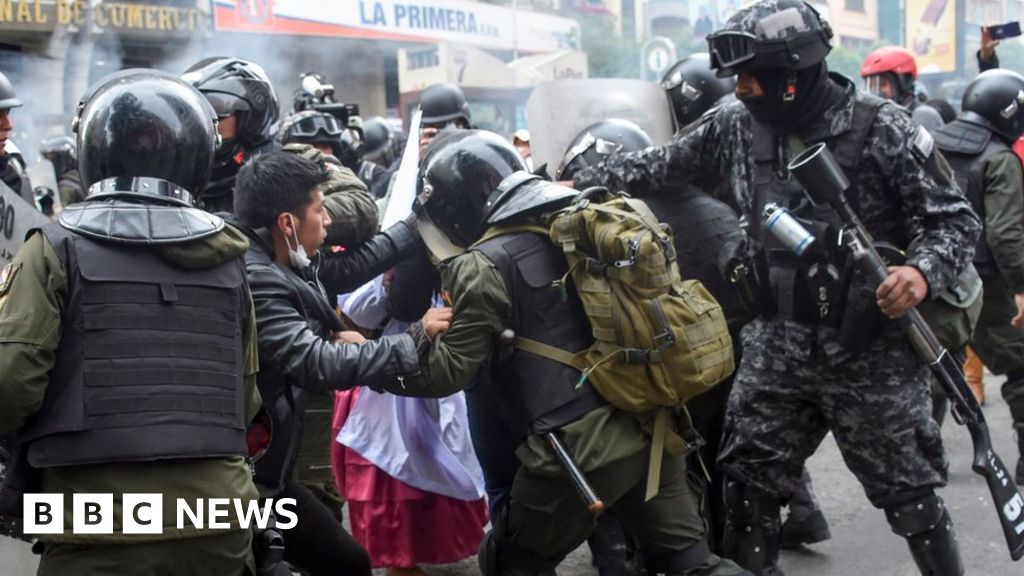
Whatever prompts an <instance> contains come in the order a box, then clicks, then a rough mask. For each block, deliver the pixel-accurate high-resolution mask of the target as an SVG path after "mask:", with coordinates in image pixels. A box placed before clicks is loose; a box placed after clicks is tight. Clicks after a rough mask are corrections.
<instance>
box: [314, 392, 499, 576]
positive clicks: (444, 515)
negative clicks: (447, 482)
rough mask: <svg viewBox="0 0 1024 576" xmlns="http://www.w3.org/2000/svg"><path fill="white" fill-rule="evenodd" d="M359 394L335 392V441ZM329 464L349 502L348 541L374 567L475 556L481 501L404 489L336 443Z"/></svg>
mask: <svg viewBox="0 0 1024 576" xmlns="http://www.w3.org/2000/svg"><path fill="white" fill-rule="evenodd" d="M358 395H359V389H358V388H355V389H352V390H344V391H339V392H337V394H336V396H335V400H334V419H333V429H334V432H333V437H337V435H338V431H339V430H341V428H342V426H344V424H345V420H346V419H347V418H348V415H349V412H350V411H351V409H352V406H353V405H354V404H355V401H356V398H357V397H358ZM331 465H332V467H333V469H334V479H335V482H336V483H337V486H338V491H339V492H340V493H341V494H342V495H344V496H345V498H346V499H347V500H348V507H349V519H350V521H351V524H352V536H353V537H355V539H356V540H357V541H358V542H359V543H360V544H362V545H363V547H364V548H366V550H367V551H368V552H369V553H370V559H371V560H372V562H373V567H374V568H412V567H414V566H416V565H418V564H448V563H452V562H458V561H460V560H463V559H465V558H468V557H470V556H473V555H475V554H476V552H477V548H478V547H479V545H480V541H481V539H482V538H483V527H484V526H485V525H486V524H487V506H486V504H485V502H484V500H483V499H482V498H481V499H480V500H474V501H471V502H466V501H463V500H456V499H454V498H449V497H447V496H442V495H440V494H434V493H431V492H424V491H422V490H419V489H417V488H414V487H412V486H409V485H407V484H404V483H402V482H400V481H398V480H396V479H394V478H392V477H391V476H389V475H388V474H387V473H385V472H384V471H383V470H381V469H380V468H377V467H376V466H374V465H373V464H372V463H370V462H369V461H367V460H366V459H364V458H363V457H361V456H359V454H356V453H355V452H354V451H352V450H351V449H349V448H346V447H345V446H343V445H341V444H339V443H338V442H334V443H333V444H332V448H331Z"/></svg>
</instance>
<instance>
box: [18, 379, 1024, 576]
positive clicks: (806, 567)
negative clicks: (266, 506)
mask: <svg viewBox="0 0 1024 576" xmlns="http://www.w3.org/2000/svg"><path fill="white" fill-rule="evenodd" d="M1002 380H1003V378H1002V377H995V376H992V375H990V374H988V375H986V377H985V385H986V391H987V394H988V401H987V404H986V405H985V407H984V411H985V418H986V419H987V420H988V423H989V429H990V430H991V432H992V441H993V445H994V446H995V448H996V451H997V452H998V453H999V455H1000V456H1001V457H1002V458H1003V461H1004V462H1005V463H1006V465H1007V466H1008V467H1009V468H1010V469H1011V471H1012V470H1013V467H1014V466H1015V464H1016V462H1017V447H1016V442H1015V440H1014V437H1013V431H1012V430H1011V426H1010V417H1009V411H1008V410H1007V408H1006V404H1005V403H1004V402H1003V400H1002V398H1001V397H1000V395H999V384H1000V383H1001V382H1002ZM942 433H943V437H944V439H945V444H946V451H947V454H948V456H949V461H950V474H949V485H948V486H947V487H946V488H944V489H942V490H940V492H939V494H940V495H941V496H942V498H943V499H944V500H945V501H946V505H947V507H948V508H949V510H950V514H951V515H952V518H953V523H954V525H955V527H956V531H957V535H958V537H959V540H960V548H961V551H962V553H963V557H964V561H965V564H966V566H967V574H968V575H970V576H975V575H977V576H1021V575H1024V561H1022V562H1019V563H1014V562H1012V561H1011V560H1010V556H1009V553H1008V552H1007V550H1006V545H1005V543H1004V540H1003V536H1002V532H1001V531H1000V528H999V523H998V522H997V519H996V511H995V507H994V506H993V504H992V501H991V499H990V498H989V495H988V490H987V488H986V487H985V482H984V480H983V479H982V478H981V477H980V476H978V475H976V474H974V473H973V472H971V468H970V466H971V456H972V451H971V440H970V435H969V434H968V432H967V430H966V428H963V427H961V426H958V425H957V424H956V423H955V422H953V420H952V418H946V422H945V426H944V427H943V430H942ZM808 467H809V468H810V471H811V476H812V477H813V479H814V490H815V493H816V494H817V496H818V499H819V500H820V501H821V507H822V509H823V510H824V511H825V514H826V516H827V517H828V520H829V524H830V526H831V529H832V540H830V541H828V542H824V543H821V544H817V545H814V546H811V547H807V548H804V549H803V550H800V551H794V552H790V551H784V552H783V553H782V567H783V569H784V570H785V572H786V574H787V576H821V575H829V576H833V575H834V576H854V575H856V576H863V575H871V576H915V575H917V574H919V572H918V570H917V568H916V567H915V566H914V563H913V561H912V560H911V559H910V553H909V552H908V551H907V548H906V544H905V542H904V540H903V539H902V538H898V537H896V536H895V535H894V534H893V533H892V532H891V531H890V530H889V525H888V524H887V523H886V521H885V516H884V515H883V514H882V512H881V511H879V510H876V509H874V508H872V507H871V505H870V504H869V503H868V501H867V498H866V497H865V496H864V492H863V491H862V490H861V488H860V485H859V484H858V483H857V480H856V479H855V478H854V477H853V475H852V474H851V473H850V472H849V471H848V470H847V469H846V467H845V466H844V465H843V461H842V456H841V455H840V454H839V450H838V449H837V448H836V445H835V442H834V441H833V440H832V437H831V435H830V436H828V437H827V438H826V439H825V441H824V442H823V443H822V445H821V447H820V448H819V449H818V452H817V453H816V454H815V455H814V456H813V457H812V458H811V459H810V460H809V461H808ZM34 566H35V559H34V557H32V556H31V555H30V554H29V553H28V550H27V545H21V544H17V543H15V542H14V541H13V540H10V539H7V538H2V537H0V574H2V575H3V576H8V575H10V576H29V575H30V574H32V573H34ZM424 568H425V569H426V572H427V573H428V574H429V575H430V576H470V575H476V574H479V572H478V570H477V567H476V561H475V559H467V560H466V561H464V562H461V563H458V564H452V565H446V566H426V567H424ZM383 574H384V571H383V570H377V571H375V575H376V576H383ZM558 574H559V576H594V575H596V574H597V571H596V570H595V569H594V568H593V567H591V565H590V552H589V551H588V550H587V547H586V545H584V546H581V547H580V548H579V549H577V550H576V551H575V552H573V553H572V554H571V555H570V556H569V557H568V558H567V559H566V561H565V562H564V563H563V564H562V566H560V567H559V569H558Z"/></svg>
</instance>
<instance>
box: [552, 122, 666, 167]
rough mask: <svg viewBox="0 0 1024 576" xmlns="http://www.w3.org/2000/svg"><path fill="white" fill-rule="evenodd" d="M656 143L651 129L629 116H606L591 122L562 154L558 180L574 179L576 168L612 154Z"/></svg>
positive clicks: (632, 150) (599, 160) (586, 165)
mask: <svg viewBox="0 0 1024 576" xmlns="http://www.w3.org/2000/svg"><path fill="white" fill-rule="evenodd" d="M653 145H654V142H652V141H651V137H650V136H648V135H647V132H644V130H643V128H641V127H639V126H637V125H636V124H634V123H632V122H630V121H629V120H621V119H619V118H612V119H610V120H602V121H601V122H598V123H596V124H591V125H590V126H587V127H586V128H585V129H584V130H583V131H582V132H580V133H579V134H578V135H577V136H576V138H574V139H573V141H572V144H570V145H569V149H568V150H566V151H565V154H564V155H563V156H562V163H561V164H560V165H559V167H558V172H556V174H555V180H572V177H573V176H574V175H575V174H576V172H578V171H580V170H582V169H584V168H586V167H588V166H593V165H595V164H597V163H598V162H601V161H602V160H604V159H605V158H607V157H608V156H611V155H612V154H618V153H620V152H636V151H637V150H643V149H644V148H647V147H648V146H653Z"/></svg>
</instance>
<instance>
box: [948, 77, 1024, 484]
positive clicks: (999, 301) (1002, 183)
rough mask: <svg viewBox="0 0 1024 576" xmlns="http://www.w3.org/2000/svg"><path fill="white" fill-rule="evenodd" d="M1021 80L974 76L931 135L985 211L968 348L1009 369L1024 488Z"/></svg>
mask: <svg viewBox="0 0 1024 576" xmlns="http://www.w3.org/2000/svg"><path fill="white" fill-rule="evenodd" d="M1022 91H1024V77H1021V75H1020V74H1018V73H1016V72H1012V71H1009V70H989V71H986V72H982V73H981V74H979V75H978V76H977V77H976V78H975V79H974V80H973V81H972V82H971V83H970V84H969V85H968V86H967V89H966V90H965V91H964V98H963V106H962V107H963V114H961V116H960V117H959V118H958V119H956V120H954V121H953V122H951V123H950V124H947V125H946V126H945V127H944V128H942V129H941V130H939V131H938V132H937V133H936V134H935V144H936V146H938V148H939V149H941V150H942V151H943V153H944V154H945V155H946V158H948V159H949V163H950V165H952V167H953V169H954V171H955V172H956V175H957V182H959V184H960V187H961V188H963V190H964V191H965V192H966V193H967V198H968V199H969V200H970V201H971V204H972V205H973V206H974V209H975V210H976V211H977V212H978V214H980V215H981V216H982V220H983V224H984V233H983V234H982V235H981V238H980V239H979V240H978V244H977V248H976V250H975V252H974V266H975V268H977V269H978V273H979V274H980V275H981V278H982V282H983V284H984V292H983V296H982V308H981V316H980V317H979V318H978V325H977V327H976V328H975V332H974V338H973V340H972V341H971V346H972V347H973V348H974V351H975V352H976V353H977V354H978V356H979V357H980V358H981V359H982V361H983V362H984V363H985V365H986V366H988V368H989V370H991V371H992V372H993V373H995V374H1006V375H1007V379H1006V382H1005V383H1004V384H1003V388H1002V393H1003V398H1004V399H1005V400H1006V403H1007V404H1008V405H1009V406H1010V414H1011V416H1012V417H1013V425H1014V428H1016V429H1017V441H1018V444H1019V446H1020V454H1021V459H1020V460H1018V461H1017V471H1016V480H1017V484H1019V485H1024V329H1022V328H1024V171H1022V169H1021V161H1020V158H1019V157H1018V156H1017V155H1016V154H1014V152H1013V149H1012V148H1011V146H1012V145H1013V143H1014V142H1016V140H1017V139H1018V138H1020V136H1021V134H1024V109H1022V106H1024V100H1022V97H1021V94H1024V92H1022Z"/></svg>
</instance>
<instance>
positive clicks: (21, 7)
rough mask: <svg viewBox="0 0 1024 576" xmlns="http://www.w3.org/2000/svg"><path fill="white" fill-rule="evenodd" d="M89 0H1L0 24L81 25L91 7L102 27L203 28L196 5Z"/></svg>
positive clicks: (145, 28) (170, 29) (122, 28)
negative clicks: (154, 4) (159, 4)
mask: <svg viewBox="0 0 1024 576" xmlns="http://www.w3.org/2000/svg"><path fill="white" fill-rule="evenodd" d="M89 4H90V2H88V1H87V0H56V1H55V2H42V1H40V0H0V26H3V25H5V24H14V25H23V26H31V27H43V28H47V29H52V28H54V27H55V26H69V25H74V26H82V25H84V24H85V23H86V21H87V15H88V14H87V13H88V11H89V10H91V11H92V19H93V23H94V24H95V25H96V26H98V27H99V28H103V29H113V30H136V31H155V32H191V31H194V30H197V29H200V28H201V27H202V25H203V22H205V18H204V16H203V14H202V12H200V11H199V10H198V9H196V8H178V7H174V6H151V5H148V4H128V3H124V2H100V3H96V4H94V5H93V6H92V8H90V7H89Z"/></svg>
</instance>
